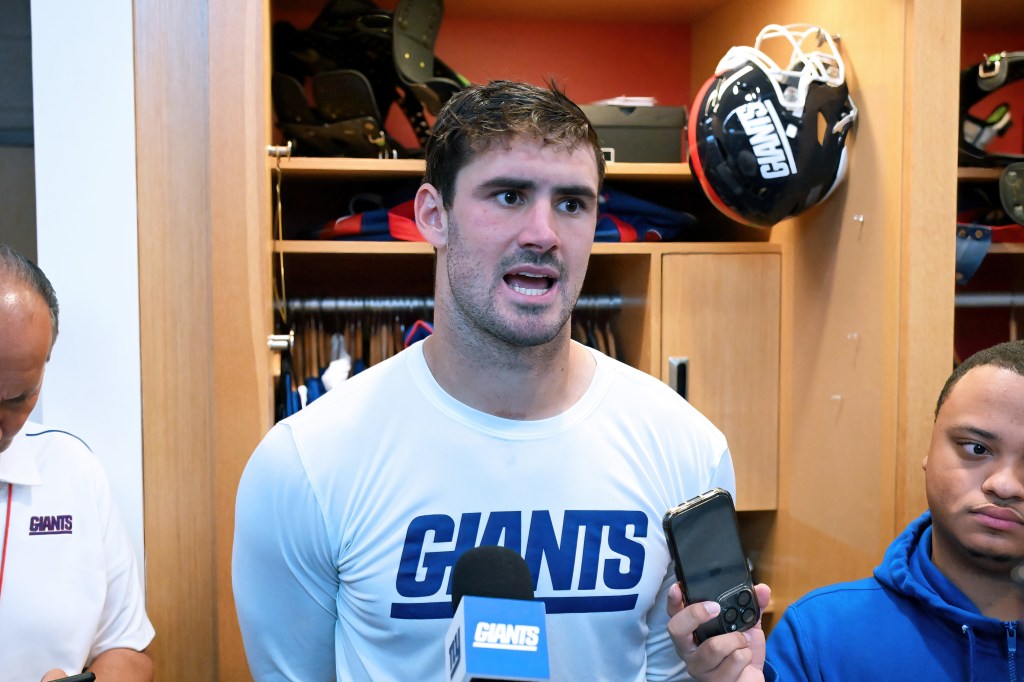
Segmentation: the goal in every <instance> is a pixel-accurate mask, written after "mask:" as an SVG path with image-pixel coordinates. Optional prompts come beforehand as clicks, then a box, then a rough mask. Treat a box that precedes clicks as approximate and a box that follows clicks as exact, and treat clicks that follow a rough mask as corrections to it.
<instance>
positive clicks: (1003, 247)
mask: <svg viewBox="0 0 1024 682" xmlns="http://www.w3.org/2000/svg"><path fill="white" fill-rule="evenodd" d="M1006 254H1010V255H1021V254H1024V243H1017V242H1001V243H999V244H992V245H990V246H989V247H988V255H990V256H991V255H1006Z"/></svg>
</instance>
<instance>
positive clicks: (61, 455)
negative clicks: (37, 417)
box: [18, 422, 99, 466]
mask: <svg viewBox="0 0 1024 682" xmlns="http://www.w3.org/2000/svg"><path fill="white" fill-rule="evenodd" d="M18 436H19V446H20V447H21V448H24V449H25V450H28V451H31V452H32V453H33V454H34V455H35V456H37V457H45V458H46V459H48V460H59V461H60V463H61V465H62V466H63V465H69V464H72V463H78V464H80V465H86V466H91V465H92V464H93V463H96V462H98V461H99V460H97V459H96V456H95V455H94V454H93V452H92V448H90V447H89V444H88V443H86V442H85V439H83V438H82V437H81V436H79V435H77V434H76V433H74V432H73V431H70V430H68V429H64V428H59V427H55V426H49V425H43V424H39V423H36V422H26V423H25V426H24V427H22V429H21V433H19V434H18Z"/></svg>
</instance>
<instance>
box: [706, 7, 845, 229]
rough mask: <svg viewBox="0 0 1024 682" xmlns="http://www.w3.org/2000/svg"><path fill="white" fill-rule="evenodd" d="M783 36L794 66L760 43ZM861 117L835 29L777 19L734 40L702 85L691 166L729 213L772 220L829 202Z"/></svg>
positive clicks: (760, 222) (751, 220) (754, 221)
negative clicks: (782, 63) (744, 42)
mask: <svg viewBox="0 0 1024 682" xmlns="http://www.w3.org/2000/svg"><path fill="white" fill-rule="evenodd" d="M776 38H781V39H783V40H786V41H788V42H789V43H790V46H791V48H792V54H791V57H790V62H789V66H788V68H785V69H783V68H781V67H779V66H778V65H777V64H776V63H775V62H774V61H772V59H771V58H770V57H768V56H767V55H766V54H764V52H762V51H761V45H762V44H763V43H764V42H765V41H767V40H770V39H776ZM808 46H809V47H808ZM805 50H808V51H805ZM823 50H824V51H823ZM856 118H857V107H856V106H854V104H853V100H851V99H850V96H849V91H848V89H847V86H846V70H845V65H844V64H843V60H842V58H841V57H840V56H839V52H838V50H837V49H836V46H835V42H834V40H833V38H832V36H831V35H829V33H828V32H827V31H825V30H824V29H822V28H819V27H817V26H810V25H806V24H790V25H786V26H779V25H776V24H770V25H768V26H765V27H764V28H763V29H762V30H761V32H760V33H759V34H758V36H757V40H756V41H755V42H754V46H753V47H749V46H742V47H733V48H731V49H730V50H729V51H728V52H727V53H726V55H725V56H724V57H723V58H722V60H721V61H720V62H719V63H718V67H717V68H716V69H715V75H714V76H712V77H711V78H710V79H708V81H707V82H706V83H704V85H703V87H701V89H700V91H699V92H698V93H697V97H696V99H695V101H694V104H693V107H692V108H691V109H690V120H689V125H688V132H687V137H688V143H689V160H690V168H691V169H692V171H693V174H694V176H696V178H697V179H698V181H699V182H700V185H701V188H702V189H703V190H704V193H705V194H706V195H707V196H708V198H709V199H710V200H711V203H713V204H714V205H715V207H716V208H718V209H719V210H720V211H722V212H723V213H724V214H725V215H727V216H729V217H730V218H732V219H733V220H735V221H737V222H740V223H744V224H747V225H754V226H758V227H771V226H772V225H774V224H776V223H778V222H779V221H781V220H783V219H785V218H788V217H790V216H794V215H797V214H798V213H800V212H802V211H804V210H805V209H807V208H809V207H811V206H813V205H814V204H817V203H819V202H821V201H823V200H824V199H825V198H826V197H828V196H829V195H830V194H831V193H832V191H833V190H834V189H835V188H836V187H837V186H838V185H839V183H840V182H841V181H842V180H843V178H844V177H845V175H846V166H847V150H846V141H847V136H848V134H849V132H850V130H851V129H852V127H853V123H854V121H855V120H856Z"/></svg>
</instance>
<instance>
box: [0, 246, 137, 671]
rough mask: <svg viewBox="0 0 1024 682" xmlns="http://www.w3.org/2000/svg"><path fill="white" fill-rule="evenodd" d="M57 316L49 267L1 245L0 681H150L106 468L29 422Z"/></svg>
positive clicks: (129, 560)
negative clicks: (83, 677) (90, 676)
mask: <svg viewBox="0 0 1024 682" xmlns="http://www.w3.org/2000/svg"><path fill="white" fill-rule="evenodd" d="M57 315H58V305H57V298H56V295H55V294H54V291H53V287H52V286H51V285H50V282H49V281H48V280H47V278H46V276H45V275H44V274H43V272H42V271H41V270H40V269H39V268H38V267H37V266H36V265H34V264H33V263H32V262H31V261H29V260H28V259H26V258H25V257H24V256H22V255H21V254H19V253H18V252H17V251H15V250H14V249H12V248H10V247H9V246H7V245H5V244H0V529H2V536H0V537H2V544H0V682H6V681H11V682H26V681H33V680H41V681H42V682H48V681H51V680H57V679H60V678H62V677H65V676H70V675H74V674H77V673H81V672H82V671H83V670H88V671H90V672H92V673H94V674H95V675H96V679H97V680H98V681H99V682H103V681H110V682H113V681H115V680H116V681H118V682H121V681H126V682H135V681H136V680H139V681H142V680H152V679H153V662H152V659H151V658H150V656H149V654H148V653H147V651H146V649H147V647H148V646H149V644H150V642H151V641H152V639H153V636H154V631H153V626H152V624H151V623H150V621H149V618H148V617H147V615H146V610H145V600H144V596H143V592H142V585H141V581H140V578H139V571H138V567H137V566H136V562H135V554H134V552H133V551H132V546H131V543H130V542H129V539H128V535H127V533H126V532H125V530H124V527H123V526H122V524H121V521H120V519H119V518H118V515H117V510H116V508H115V506H114V504H113V501H112V500H111V497H110V490H109V487H108V483H107V477H106V474H105V473H104V471H103V468H102V465H101V464H100V462H99V460H98V459H97V458H96V457H95V456H94V455H93V453H92V452H91V451H90V450H89V448H88V446H87V445H86V444H85V443H84V442H83V441H82V440H80V439H79V438H78V437H76V436H74V435H73V434H70V433H68V432H66V431H61V430H58V429H53V428H46V427H43V426H41V425H39V424H34V423H31V422H28V421H27V420H28V416H29V414H30V413H31V412H32V408H33V407H34V406H35V404H36V401H37V400H38V398H39V391H40V388H41V386H42V382H43V373H44V369H45V367H46V362H47V360H48V359H49V356H50V350H51V348H52V347H53V343H54V341H55V340H56V338H57Z"/></svg>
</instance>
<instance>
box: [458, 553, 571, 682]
mask: <svg viewBox="0 0 1024 682" xmlns="http://www.w3.org/2000/svg"><path fill="white" fill-rule="evenodd" d="M452 610H453V611H454V612H455V617H454V618H453V619H452V622H451V625H449V626H448V633H447V634H446V635H445V638H444V644H445V649H446V650H447V652H448V668H447V670H446V671H445V672H446V676H445V679H446V680H448V681H449V682H477V681H481V682H482V681H483V680H501V681H503V682H504V681H509V680H523V681H529V682H532V681H534V680H537V681H542V680H548V679H550V677H551V671H550V667H549V664H548V642H547V624H546V623H545V612H544V602H541V601H536V600H534V594H533V577H532V576H531V575H530V569H529V567H528V566H527V565H526V562H525V561H523V558H522V557H521V556H519V554H518V553H516V552H514V551H512V550H510V549H508V548H506V547H476V548H474V549H470V550H467V551H466V552H465V553H464V554H463V555H462V556H460V557H459V560H458V561H456V562H455V567H454V568H453V569H452Z"/></svg>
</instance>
